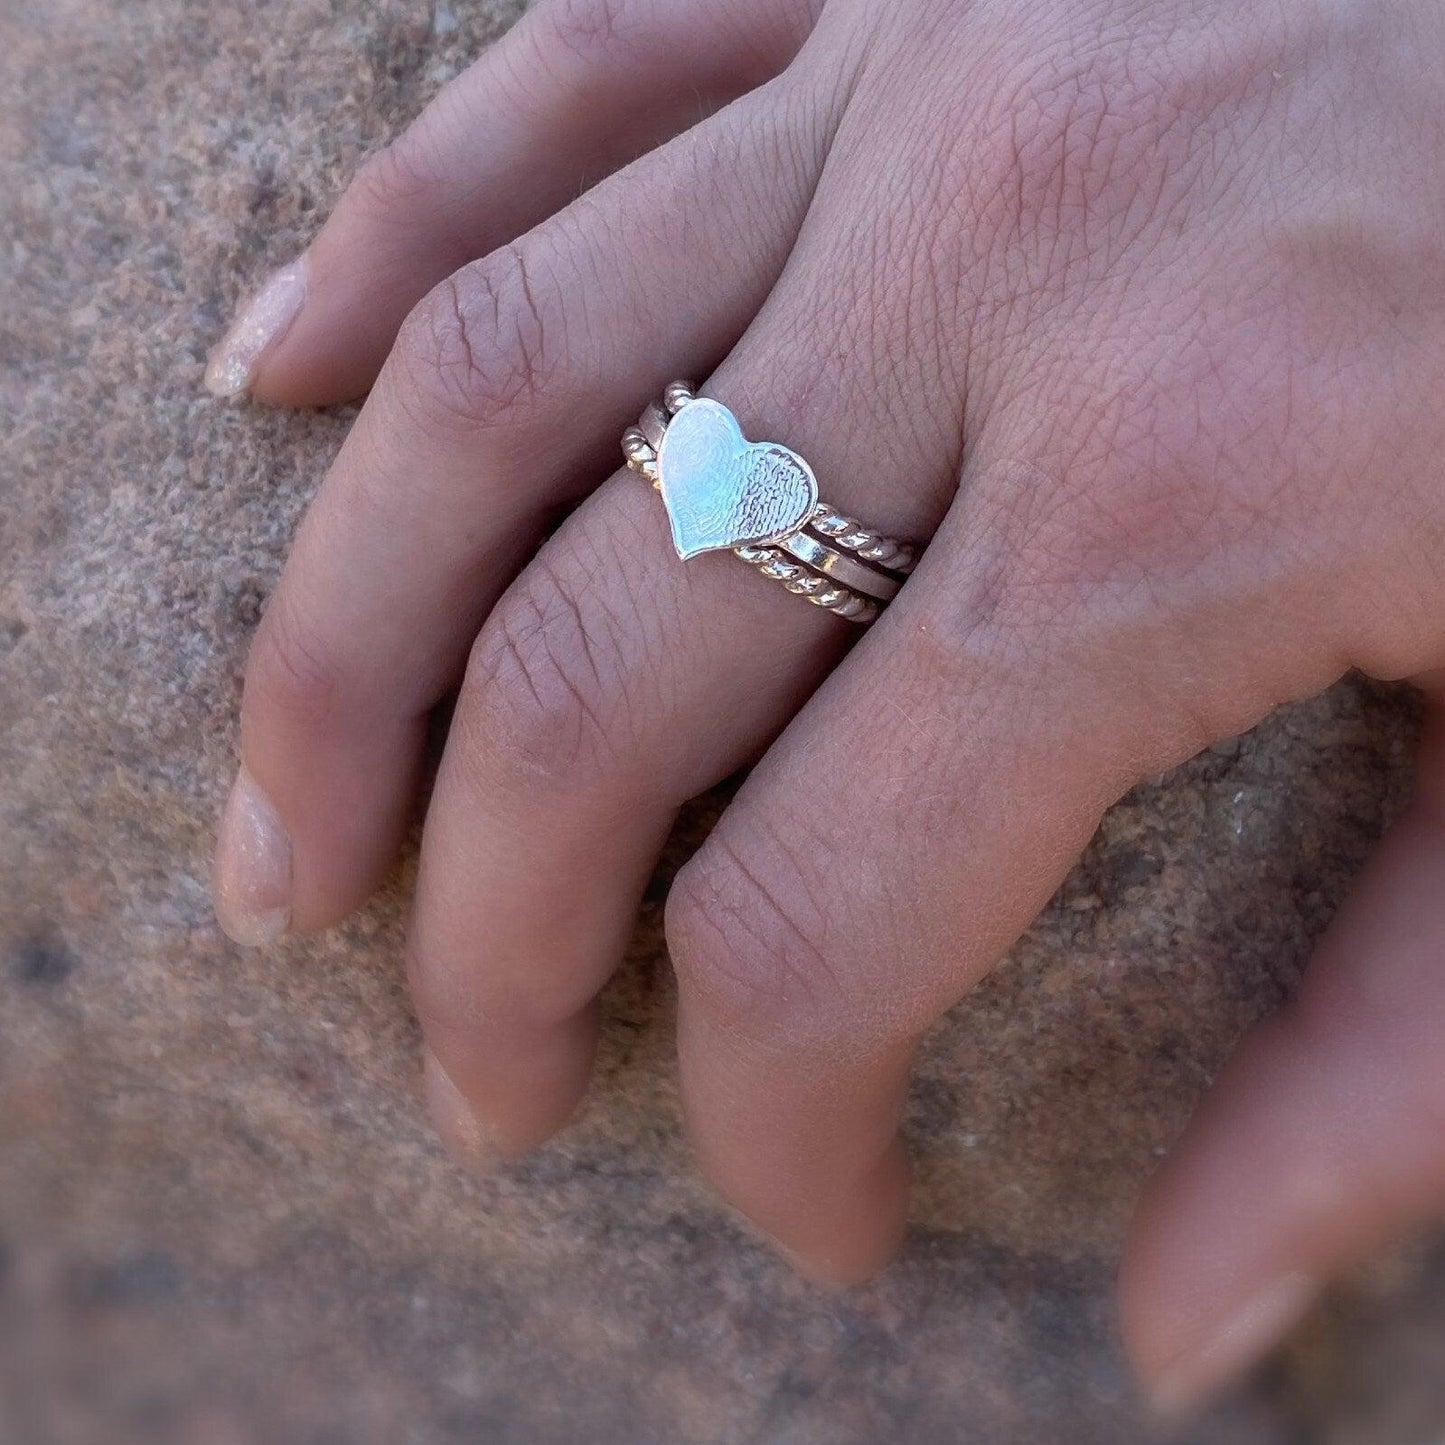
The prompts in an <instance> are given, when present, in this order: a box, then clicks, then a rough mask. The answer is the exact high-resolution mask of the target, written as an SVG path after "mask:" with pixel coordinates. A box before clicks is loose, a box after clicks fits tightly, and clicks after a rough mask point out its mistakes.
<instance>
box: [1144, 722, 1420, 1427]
mask: <svg viewBox="0 0 1445 1445" xmlns="http://www.w3.org/2000/svg"><path fill="white" fill-rule="evenodd" d="M1442 961H1445V704H1442V703H1441V702H1439V701H1437V702H1436V703H1435V704H1434V706H1433V711H1432V715H1431V718H1430V721H1429V725H1428V728H1427V732H1426V737H1425V741H1424V744H1423V746H1422V751H1421V758H1420V777H1419V785H1418V793H1417V797H1416V800H1415V802H1414V805H1413V806H1412V808H1411V810H1410V811H1409V813H1408V814H1407V816H1406V817H1405V818H1404V819H1402V820H1401V821H1400V822H1399V823H1398V824H1397V825H1396V827H1395V829H1394V831H1393V832H1392V833H1391V834H1390V835H1389V837H1388V838H1387V839H1386V840H1385V842H1384V844H1383V845H1382V846H1381V848H1380V850H1379V852H1378V853H1377V854H1376V856H1375V858H1374V859H1373V860H1372V862H1371V864H1370V866H1369V867H1368V868H1367V870H1366V872H1365V875H1364V876H1363V877H1362V878H1361V880H1360V882H1359V884H1358V885H1357V888H1356V891H1355V892H1354V894H1353V895H1352V897H1351V898H1350V900H1349V902H1348V903H1347V904H1346V906H1345V907H1344V909H1342V911H1341V913H1340V915H1339V917H1338V918H1337V919H1336V920H1335V922H1334V924H1333V926H1332V927H1331V929H1330V931H1329V932H1328V934H1327V935H1326V937H1325V939H1324V940H1323V942H1322V943H1321V945H1320V948H1319V951H1318V954H1317V956H1316V958H1315V961H1314V963H1313V964H1312V965H1311V968H1310V972H1309V974H1308V976H1307V978H1306V980H1305V984H1304V987H1303V989H1302V990H1301V993H1300V996H1299V998H1298V1000H1297V1001H1296V1002H1295V1003H1294V1004H1292V1005H1291V1006H1289V1007H1288V1008H1286V1009H1285V1010H1284V1011H1283V1012H1282V1013H1281V1014H1279V1015H1278V1016H1276V1017H1275V1018H1274V1019H1272V1020H1271V1021H1270V1022H1268V1023H1267V1024H1265V1025H1264V1026H1262V1027H1261V1028H1260V1029H1259V1030H1258V1031H1257V1032H1256V1033H1255V1034H1254V1035H1253V1036H1252V1037H1251V1038H1250V1039H1249V1040H1247V1042H1246V1043H1245V1045H1244V1047H1243V1048H1242V1049H1241V1050H1240V1052H1239V1055H1238V1057H1237V1058H1236V1059H1235V1060H1234V1062H1233V1063H1232V1064H1231V1065H1230V1067H1229V1069H1228V1070H1227V1071H1226V1073H1225V1075H1224V1077H1223V1078H1222V1080H1221V1081H1220V1083H1219V1086H1218V1087H1217V1088H1216V1089H1215V1090H1214V1092H1213V1093H1212V1094H1211V1095H1210V1097H1209V1099H1208V1100H1207V1101H1206V1102H1205V1104H1204V1105H1203V1107H1202V1108H1201V1109H1200V1112H1199V1115H1198V1117H1197V1118H1196V1119H1195V1120H1194V1122H1193V1123H1192V1124H1191V1126H1190V1128H1189V1129H1188V1131H1187V1132H1186V1134H1185V1136H1184V1138H1183V1140H1182V1141H1181V1143H1180V1145H1179V1147H1178V1149H1177V1150H1176V1152H1175V1155H1174V1157H1173V1158H1172V1159H1171V1160H1170V1161H1169V1163H1167V1164H1166V1165H1165V1167H1164V1169H1163V1171H1162V1173H1161V1175H1160V1177H1159V1179H1158V1180H1157V1181H1156V1182H1155V1184H1154V1185H1153V1186H1152V1187H1151V1189H1150V1190H1149V1192H1148V1194H1147V1196H1146V1199H1145V1202H1144V1204H1143V1206H1142V1208H1141V1210H1140V1212H1139V1215H1138V1217H1137V1219H1136V1220H1135V1223H1134V1228H1133V1231H1132V1234H1131V1237H1130V1240H1129V1244H1128V1248H1127V1249H1126V1251H1125V1259H1124V1270H1123V1276H1122V1280H1121V1295H1122V1298H1121V1309H1122V1315H1123V1327H1124V1333H1125V1341H1126V1344H1127V1346H1128V1348H1129V1351H1130V1354H1131V1355H1132V1357H1133V1359H1134V1362H1135V1365H1136V1367H1137V1369H1138V1370H1139V1373H1140V1375H1141V1377H1142V1378H1143V1380H1144V1382H1145V1384H1146V1386H1148V1387H1149V1388H1150V1389H1151V1391H1152V1393H1153V1394H1154V1396H1155V1397H1156V1399H1157V1400H1158V1402H1159V1404H1160V1405H1161V1407H1163V1408H1165V1409H1167V1410H1180V1409H1187V1408H1189V1407H1191V1406H1193V1405H1194V1404H1196V1403H1198V1402H1199V1401H1201V1400H1202V1399H1204V1398H1205V1397H1207V1396H1208V1395H1210V1394H1212V1393H1214V1392H1215V1391H1216V1390H1218V1389H1219V1388H1221V1387H1222V1386H1224V1385H1225V1384H1227V1383H1229V1381H1230V1380H1231V1379H1233V1378H1234V1377H1235V1376H1236V1375H1237V1374H1239V1373H1240V1372H1242V1371H1243V1370H1244V1369H1246V1368H1247V1367H1248V1366H1249V1365H1251V1364H1252V1363H1253V1362H1254V1361H1255V1360H1256V1359H1257V1358H1259V1357H1260V1356H1261V1355H1263V1354H1264V1353H1265V1352H1266V1351H1267V1350H1268V1349H1269V1348H1270V1347H1272V1346H1273V1345H1274V1344H1276V1343H1277V1342H1278V1340H1279V1339H1280V1337H1281V1336H1282V1335H1283V1334H1284V1333H1285V1332H1286V1331H1288V1330H1289V1329H1290V1328H1291V1327H1292V1326H1293V1325H1294V1324H1295V1322H1296V1321H1297V1320H1298V1319H1299V1317H1300V1316H1301V1315H1302V1314H1303V1313H1304V1312H1305V1311H1306V1309H1307V1308H1308V1306H1309V1304H1310V1302H1311V1301H1312V1299H1313V1298H1314V1296H1315V1295H1316V1293H1317V1292H1318V1290H1319V1289H1320V1288H1321V1287H1322V1286H1323V1285H1324V1284H1325V1283H1326V1282H1327V1281H1328V1280H1330V1279H1331V1278H1333V1277H1335V1276H1337V1275H1338V1274H1339V1273H1340V1272H1341V1271H1342V1270H1345V1269H1346V1268H1347V1267H1349V1266H1350V1265H1351V1264H1353V1263H1355V1262H1356V1261H1358V1260H1361V1259H1363V1258H1364V1257H1366V1256H1367V1255H1368V1254H1369V1253H1370V1252H1371V1251H1372V1250H1374V1249H1376V1248H1377V1247H1378V1246H1379V1245H1380V1244H1382V1243H1383V1242H1385V1241H1386V1240H1387V1239H1388V1238H1390V1237H1391V1236H1393V1235H1395V1234H1398V1233H1400V1232H1402V1231H1405V1230H1407V1229H1409V1228H1411V1227H1412V1226H1416V1225H1419V1224H1422V1223H1424V1222H1426V1221H1427V1220H1430V1219H1432V1218H1437V1217H1439V1216H1440V1215H1441V1214H1442V1213H1445V1047H1442V1044H1441V1040H1442V1039H1445V967H1442Z"/></svg>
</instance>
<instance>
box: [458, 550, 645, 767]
mask: <svg viewBox="0 0 1445 1445" xmlns="http://www.w3.org/2000/svg"><path fill="white" fill-rule="evenodd" d="M567 570H570V569H567ZM583 590H585V589H582V588H579V586H578V585H577V582H576V579H575V578H573V577H571V576H569V575H566V574H565V571H564V569H563V568H561V567H559V566H558V565H556V564H555V563H552V562H549V561H548V560H547V559H546V558H545V557H542V558H538V559H537V560H536V561H534V562H533V564H532V566H531V567H530V568H528V570H527V571H526V572H525V573H524V574H523V576H522V577H521V578H520V579H519V580H518V582H517V583H516V584H515V585H514V586H513V587H512V588H511V590H510V591H509V592H508V593H507V595H506V596H505V597H504V598H503V599H502V601H501V602H500V603H499V604H498V606H497V608H496V610H495V611H494V612H493V613H492V616H491V617H490V618H489V619H488V621H487V624H486V626H485V627H483V629H482V632H481V634H480V636H479V637H478V639H477V642H476V645H475V647H474V648H473V649H472V656H471V661H470V663H469V665H468V668H467V673H466V679H465V681H464V683H463V685H462V697H461V703H460V705H459V707H458V709H457V723H456V724H455V726H457V727H459V728H460V729H461V730H462V738H461V742H462V749H461V751H462V756H463V757H465V758H468V759H471V760H472V761H473V763H474V764H475V765H477V766H480V767H484V768H485V770H486V772H487V774H488V776H489V778H491V779H492V780H493V785H494V786H495V782H496V778H497V774H498V772H499V771H500V772H501V773H502V774H503V775H505V776H509V777H510V778H511V779H512V780H513V781H514V783H515V784H516V785H517V786H518V787H520V788H523V789H532V788H536V787H539V786H540V787H546V788H550V789H555V790H559V791H566V790H574V789H576V788H578V787H579V786H585V785H586V784H588V783H589V782H594V781H595V780H596V779H597V777H598V776H599V775H600V774H602V773H604V772H606V771H607V770H608V769H609V768H610V767H612V766H613V765H614V762H615V761H616V759H617V757H618V755H619V752H620V750H621V747H622V746H623V744H622V742H621V739H623V738H625V737H626V736H627V735H628V733H629V730H630V724H629V718H628V712H627V700H626V696H625V688H626V684H625V681H624V679H625V674H626V671H627V664H626V649H625V644H624V643H623V642H622V641H621V639H620V638H619V636H618V634H617V633H616V631H615V630H614V628H613V626H612V624H611V622H610V620H609V619H608V617H607V616H606V614H605V612H604V610H603V609H602V608H596V609H593V608H590V607H584V606H583V604H582V603H580V602H579V601H578V593H579V591H583Z"/></svg>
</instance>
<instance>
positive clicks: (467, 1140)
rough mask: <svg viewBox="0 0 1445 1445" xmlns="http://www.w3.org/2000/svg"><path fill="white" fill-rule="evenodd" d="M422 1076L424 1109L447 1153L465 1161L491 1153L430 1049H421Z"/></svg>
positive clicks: (468, 1108) (479, 1125) (481, 1130)
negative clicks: (424, 1086)
mask: <svg viewBox="0 0 1445 1445" xmlns="http://www.w3.org/2000/svg"><path fill="white" fill-rule="evenodd" d="M422 1076H423V1078H424V1080H425V1083H426V1104H427V1111H428V1112H429V1113H430V1114H431V1121H432V1126H433V1127H434V1128H435V1129H436V1131H437V1136H438V1138H440V1139H441V1141H442V1143H443V1144H444V1145H445V1146H446V1149H447V1152H448V1153H449V1154H451V1155H452V1156H453V1158H456V1159H460V1160H461V1161H462V1162H463V1163H467V1164H476V1163H478V1162H480V1161H481V1160H482V1159H485V1158H486V1157H487V1156H488V1155H489V1154H490V1153H491V1152H492V1151H491V1149H490V1147H489V1145H488V1140H487V1133H486V1130H485V1129H484V1128H483V1126H482V1122H481V1120H480V1119H478V1118H477V1116H476V1115H475V1114H474V1113H473V1112H472V1109H471V1105H470V1104H468V1103H467V1101H466V1100H465V1099H464V1098H463V1097H462V1091H461V1090H460V1089H458V1088H457V1086H456V1085H455V1084H454V1083H452V1080H451V1075H450V1074H448V1073H447V1071H446V1070H445V1069H444V1068H442V1066H441V1063H440V1061H439V1060H438V1059H437V1056H436V1055H435V1054H434V1053H432V1051H431V1050H430V1049H423V1050H422Z"/></svg>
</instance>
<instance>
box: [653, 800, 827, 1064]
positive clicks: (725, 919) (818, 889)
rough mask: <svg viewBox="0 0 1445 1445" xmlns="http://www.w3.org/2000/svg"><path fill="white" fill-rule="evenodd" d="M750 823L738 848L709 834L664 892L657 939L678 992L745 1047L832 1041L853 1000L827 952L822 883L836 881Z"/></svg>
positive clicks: (798, 845) (790, 844)
mask: <svg viewBox="0 0 1445 1445" xmlns="http://www.w3.org/2000/svg"><path fill="white" fill-rule="evenodd" d="M754 821H755V826H754V827H752V828H751V830H750V832H749V835H748V836H747V837H746V838H744V839H740V840H734V839H733V838H732V837H731V836H730V833H729V830H728V828H727V826H726V825H724V826H723V827H722V828H720V829H719V830H718V831H716V832H714V833H713V835H712V837H711V838H709V840H708V841H707V843H706V844H704V846H703V848H702V849H701V850H700V851H699V852H698V853H697V854H696V855H695V856H694V857H693V858H692V859H691V860H690V861H689V862H688V864H687V865H686V866H685V867H684V868H683V869H682V871H681V872H680V873H679V874H678V876H677V878H676V880H675V881H674V883H673V886H672V889H671V892H670V893H669V895H668V900H667V914H666V931H667V941H668V949H669V953H670V955H671V958H672V961H673V967H674V969H675V970H676V972H677V975H678V981H679V985H680V986H681V988H682V989H683V991H684V993H685V994H690V995H692V996H693V997H694V998H695V999H697V1000H698V1001H699V1002H700V1003H701V1004H702V1006H703V1007H704V1009H705V1010H706V1011H707V1012H708V1013H709V1014H711V1015H714V1016H715V1017H716V1018H717V1019H719V1020H721V1021H722V1022H723V1023H724V1025H725V1026H726V1027H728V1028H732V1029H735V1030H737V1031H739V1032H740V1033H741V1034H743V1035H744V1036H746V1037H750V1038H754V1039H766V1038H778V1037H785V1038H789V1039H791V1040H793V1041H794V1042H797V1043H802V1042H805V1041H807V1040H826V1039H828V1038H831V1037H835V1036H836V1034H837V1031H838V1028H839V1026H840V1024H841V1023H842V1022H843V1021H845V1020H846V1019H847V1018H848V1017H849V1016H850V1015H851V1012H852V1008H851V1006H852V1003H853V1000H852V998H851V992H852V986H851V984H850V982H849V980H848V978H847V976H846V973H845V971H844V970H843V969H842V967H841V966H840V962H839V961H838V960H836V959H834V958H833V957H831V956H830V954H829V952H828V941H829V933H830V931H831V930H832V929H833V928H834V927H835V926H836V914H837V908H836V905H830V903H829V899H828V896H827V893H828V885H827V884H826V883H825V882H824V879H826V878H827V877H828V876H830V874H831V876H832V877H834V878H838V877H842V876H845V872H844V871H842V870H841V865H838V864H834V865H831V866H829V865H827V864H826V862H820V861H819V858H817V857H813V858H810V857H808V856H806V855H805V853H804V852H803V851H802V850H803V849H804V848H806V847H808V845H806V844H805V843H803V842H802V841H801V840H799V839H792V838H788V837H785V836H783V835H782V834H781V833H780V832H779V831H777V830H773V829H765V828H764V827H763V826H762V825H760V824H756V820H754ZM810 851H811V850H810ZM827 851H828V850H827V849H826V848H825V847H824V845H823V844H822V843H820V844H819V845H818V849H817V852H818V854H822V853H825V852H827ZM815 865H816V866H815Z"/></svg>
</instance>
